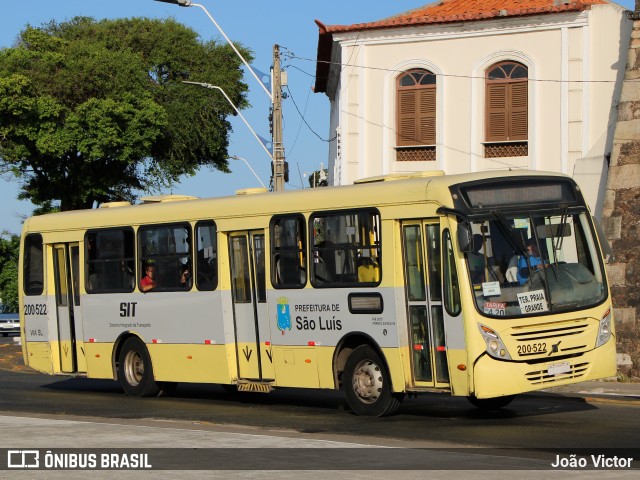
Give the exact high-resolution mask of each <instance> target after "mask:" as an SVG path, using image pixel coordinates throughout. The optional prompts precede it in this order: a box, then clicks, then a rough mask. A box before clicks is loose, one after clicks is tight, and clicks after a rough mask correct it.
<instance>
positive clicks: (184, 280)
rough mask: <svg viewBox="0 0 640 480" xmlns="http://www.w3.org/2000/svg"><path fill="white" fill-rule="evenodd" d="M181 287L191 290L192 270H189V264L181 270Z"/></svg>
mask: <svg viewBox="0 0 640 480" xmlns="http://www.w3.org/2000/svg"><path fill="white" fill-rule="evenodd" d="M180 271H181V273H180V285H182V287H183V288H185V289H190V288H191V269H190V268H189V263H187V264H185V265H183V266H182V268H181V269H180Z"/></svg>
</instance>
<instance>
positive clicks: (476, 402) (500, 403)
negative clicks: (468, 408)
mask: <svg viewBox="0 0 640 480" xmlns="http://www.w3.org/2000/svg"><path fill="white" fill-rule="evenodd" d="M514 398H515V395H505V396H504V397H494V398H476V397H475V396H474V395H471V396H470V397H467V400H469V401H470V402H471V404H472V405H473V406H475V407H477V408H479V409H480V410H485V411H487V412H490V411H493V410H500V409H501V408H504V407H506V406H507V405H509V404H510V403H511V402H512V401H513V399H514Z"/></svg>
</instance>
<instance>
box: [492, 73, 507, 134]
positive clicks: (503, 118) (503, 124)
mask: <svg viewBox="0 0 640 480" xmlns="http://www.w3.org/2000/svg"><path fill="white" fill-rule="evenodd" d="M507 94H508V85H506V84H489V85H487V106H486V108H487V121H486V125H487V128H486V140H487V142H499V141H504V140H507V137H508V128H509V127H508V123H507V106H508V103H507V102H508V99H507Z"/></svg>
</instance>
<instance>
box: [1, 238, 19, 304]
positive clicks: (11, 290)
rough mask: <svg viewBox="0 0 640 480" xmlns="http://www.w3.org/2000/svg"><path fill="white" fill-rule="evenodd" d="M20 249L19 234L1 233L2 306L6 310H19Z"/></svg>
mask: <svg viewBox="0 0 640 480" xmlns="http://www.w3.org/2000/svg"><path fill="white" fill-rule="evenodd" d="M19 249H20V237H19V236H18V235H12V234H10V233H8V232H6V231H5V232H2V233H0V308H2V310H3V311H5V312H17V311H18V251H19ZM0 313H2V312H0Z"/></svg>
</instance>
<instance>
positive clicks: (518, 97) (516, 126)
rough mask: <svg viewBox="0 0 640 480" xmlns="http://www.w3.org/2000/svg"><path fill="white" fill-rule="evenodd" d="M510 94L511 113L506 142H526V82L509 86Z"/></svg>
mask: <svg viewBox="0 0 640 480" xmlns="http://www.w3.org/2000/svg"><path fill="white" fill-rule="evenodd" d="M509 87H510V93H511V112H510V118H509V138H508V140H526V139H527V133H528V121H527V110H528V108H527V96H528V95H527V94H528V85H527V82H520V83H513V84H511V85H509Z"/></svg>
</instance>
